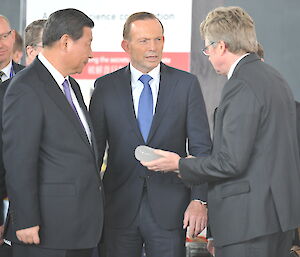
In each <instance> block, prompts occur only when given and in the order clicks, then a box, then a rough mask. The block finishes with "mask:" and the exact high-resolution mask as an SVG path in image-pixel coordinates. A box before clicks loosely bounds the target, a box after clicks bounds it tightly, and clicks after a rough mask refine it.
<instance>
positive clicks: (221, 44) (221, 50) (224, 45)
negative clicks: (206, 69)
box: [217, 40, 227, 55]
mask: <svg viewBox="0 0 300 257" xmlns="http://www.w3.org/2000/svg"><path fill="white" fill-rule="evenodd" d="M217 47H219V50H220V52H221V55H223V54H224V53H225V52H226V49H227V46H226V44H225V42H224V41H223V40H220V41H219V44H217Z"/></svg>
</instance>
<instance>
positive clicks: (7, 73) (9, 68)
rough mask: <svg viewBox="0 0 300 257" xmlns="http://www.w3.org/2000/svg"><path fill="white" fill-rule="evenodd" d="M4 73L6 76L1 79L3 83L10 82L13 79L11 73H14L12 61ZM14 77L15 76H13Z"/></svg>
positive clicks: (4, 69)
mask: <svg viewBox="0 0 300 257" xmlns="http://www.w3.org/2000/svg"><path fill="white" fill-rule="evenodd" d="M2 71H3V72H4V74H3V75H2V77H1V79H2V82H4V81H5V80H8V79H9V78H10V77H11V72H12V61H10V62H9V64H8V65H6V66H5V67H4V68H3V69H2ZM12 75H14V74H12Z"/></svg>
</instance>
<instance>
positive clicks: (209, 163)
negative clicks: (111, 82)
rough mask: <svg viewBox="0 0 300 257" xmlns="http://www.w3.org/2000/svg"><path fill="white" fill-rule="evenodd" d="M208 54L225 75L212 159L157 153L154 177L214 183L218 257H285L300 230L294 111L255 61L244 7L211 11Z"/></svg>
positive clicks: (278, 80)
mask: <svg viewBox="0 0 300 257" xmlns="http://www.w3.org/2000/svg"><path fill="white" fill-rule="evenodd" d="M201 33H202V36H203V38H204V39H205V45H206V47H205V48H204V50H203V52H204V53H205V54H206V55H208V56H209V60H210V62H211V63H212V65H213V67H214V69H215V70H216V71H217V72H218V73H220V74H224V75H227V77H228V82H227V83H226V84H225V86H224V89H223V92H222V97H221V102H220V105H219V107H218V110H217V113H216V117H215V127H214V142H213V151H212V154H211V155H210V156H209V157H200V158H199V157H198V158H190V159H184V158H183V159H180V157H179V156H178V155H176V154H174V153H170V152H165V151H159V150H158V151H157V152H156V153H157V154H160V155H162V156H163V157H164V158H161V159H159V160H157V161H153V162H148V163H144V165H146V166H147V167H148V168H149V169H151V170H164V171H171V170H173V171H174V170H177V169H178V168H179V169H180V176H181V177H182V179H183V180H184V181H185V182H186V183H193V184H197V183H203V182H208V184H209V185H208V186H209V190H208V204H209V221H210V228H211V234H212V236H213V238H214V242H215V250H216V251H215V252H216V257H233V256H238V257H245V256H255V257H257V256H272V257H275V256H276V257H287V256H288V253H289V249H290V247H291V243H292V234H293V229H294V228H296V227H298V226H299V224H300V205H299V204H295V203H298V202H299V195H300V187H299V185H300V172H299V170H300V166H299V153H298V147H297V140H296V138H297V132H296V110H295V103H294V100H293V95H292V92H291V90H290V88H289V86H288V85H287V83H286V81H285V80H284V79H283V78H282V77H281V75H280V74H279V73H278V72H277V71H276V70H275V69H273V68H272V67H271V66H269V65H268V64H266V63H264V62H262V61H260V59H259V58H258V56H257V55H256V54H254V53H255V52H256V51H257V39H256V33H255V27H254V22H253V20H252V18H251V17H250V16H249V15H248V14H247V13H246V12H245V11H244V10H243V9H241V8H239V7H220V8H217V9H215V10H213V11H211V12H210V13H209V14H208V16H207V17H206V19H205V20H204V21H203V23H202V24H201Z"/></svg>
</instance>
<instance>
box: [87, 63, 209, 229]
mask: <svg viewBox="0 0 300 257" xmlns="http://www.w3.org/2000/svg"><path fill="white" fill-rule="evenodd" d="M90 113H91V117H92V121H93V125H94V128H95V134H96V139H97V145H98V146H99V153H100V157H101V158H100V163H101V162H102V157H103V154H104V151H105V147H106V143H108V161H107V169H106V171H105V174H104V178H103V183H104V188H105V197H106V200H107V201H106V206H105V222H106V224H107V225H108V226H109V227H112V228H126V227H127V226H129V225H130V224H131V222H132V221H133V219H134V218H135V216H136V214H137V212H138V210H139V204H140V201H141V198H142V194H143V188H144V183H145V185H146V187H147V194H148V198H149V205H150V207H151V210H152V212H153V215H154V217H155V220H156V222H157V223H158V224H159V225H160V226H161V227H162V228H163V229H167V230H168V229H178V228H182V222H183V214H184V211H185V210H186V207H187V206H188V204H189V202H190V201H191V200H192V199H201V200H204V201H205V200H206V198H207V188H206V187H205V186H203V187H194V188H192V190H191V189H190V187H189V186H186V185H185V184H183V183H182V181H181V180H180V179H179V178H178V177H177V175H175V174H171V173H168V174H167V173H165V174H164V173H159V172H156V173H154V172H151V171H148V170H147V169H146V168H145V167H143V166H142V165H141V164H140V163H139V161H137V160H136V159H135V156H134V151H135V149H136V147H137V146H139V145H145V144H146V145H148V146H150V147H153V148H159V149H164V150H169V151H174V152H176V153H178V154H179V155H181V156H186V154H187V153H186V139H187V138H188V139H189V141H188V142H189V146H188V148H189V152H190V154H192V155H195V156H205V155H207V154H209V153H210V149H211V141H210V135H209V126H208V121H207V115H206V109H205V104H204V101H203V97H202V93H201V89H200V85H199V82H198V80H197V78H196V77H195V76H194V75H191V74H189V73H187V72H183V71H179V70H177V69H174V68H171V67H168V66H166V65H164V64H161V71H160V86H159V94H158V99H157V104H156V108H155V114H154V117H153V121H152V126H151V129H150V132H149V136H148V140H147V142H144V140H143V137H142V135H141V133H140V130H139V127H138V122H137V119H136V116H135V111H134V106H133V100H132V88H131V73H130V69H129V66H127V67H124V68H122V69H120V70H118V71H116V72H113V73H111V74H108V75H106V76H104V77H101V78H99V79H97V81H96V82H95V90H94V93H93V96H92V99H91V105H90Z"/></svg>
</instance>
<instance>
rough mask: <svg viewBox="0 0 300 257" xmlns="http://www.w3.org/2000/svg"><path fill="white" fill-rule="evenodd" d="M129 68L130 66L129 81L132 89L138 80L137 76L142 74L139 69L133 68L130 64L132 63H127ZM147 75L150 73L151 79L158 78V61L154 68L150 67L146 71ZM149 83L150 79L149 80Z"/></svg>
mask: <svg viewBox="0 0 300 257" xmlns="http://www.w3.org/2000/svg"><path fill="white" fill-rule="evenodd" d="M129 68H130V72H131V81H132V82H133V83H132V88H133V89H134V88H135V87H136V86H137V85H138V83H137V82H138V81H139V78H140V77H141V76H142V75H143V74H144V73H142V72H141V71H139V70H137V69H136V68H134V67H133V66H132V64H131V63H130V64H129ZM147 74H148V75H150V76H151V77H152V78H153V80H158V79H159V76H160V63H159V64H158V65H157V66H156V67H155V68H154V69H152V70H151V71H150V72H148V73H147ZM150 83H151V81H150Z"/></svg>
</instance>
